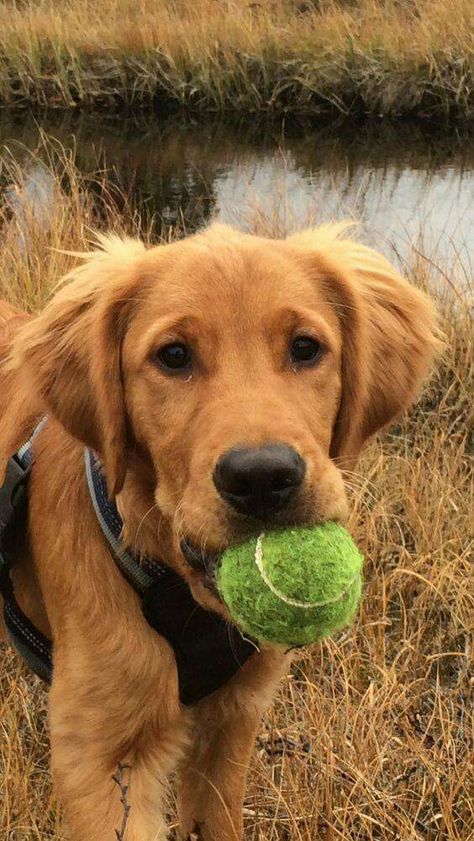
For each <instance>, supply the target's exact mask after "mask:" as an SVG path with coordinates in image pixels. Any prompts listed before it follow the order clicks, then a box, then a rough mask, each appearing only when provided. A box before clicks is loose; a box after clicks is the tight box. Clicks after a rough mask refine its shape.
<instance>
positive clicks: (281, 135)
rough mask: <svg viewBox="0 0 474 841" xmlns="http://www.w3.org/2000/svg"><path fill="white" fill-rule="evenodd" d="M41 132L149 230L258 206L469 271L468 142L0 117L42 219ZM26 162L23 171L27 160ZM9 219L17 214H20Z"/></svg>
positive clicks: (471, 166)
mask: <svg viewBox="0 0 474 841" xmlns="http://www.w3.org/2000/svg"><path fill="white" fill-rule="evenodd" d="M40 129H42V130H44V131H46V132H47V133H48V134H50V135H51V136H53V137H55V138H58V139H59V140H60V141H61V142H62V143H63V144H64V145H65V146H66V147H71V146H72V145H74V147H75V149H76V160H77V164H78V166H79V168H80V169H81V170H82V171H83V172H84V173H93V172H95V171H96V170H97V169H98V168H103V167H106V168H107V169H108V170H110V178H111V180H112V181H115V182H118V183H119V184H120V185H121V186H122V187H123V188H125V189H126V190H127V191H129V192H131V193H132V194H133V195H134V197H135V198H136V200H137V201H139V202H140V203H141V206H142V207H143V208H144V209H145V210H146V212H147V213H150V214H154V215H155V217H156V222H157V225H158V226H160V227H161V224H162V223H164V224H165V225H175V224H176V223H178V224H180V225H183V226H185V227H186V229H187V230H191V231H192V230H194V229H195V228H196V227H199V226H200V225H202V224H203V223H204V222H206V221H207V220H210V219H211V218H217V219H219V220H222V221H226V222H231V223H236V224H239V225H241V226H244V227H245V226H246V225H248V224H249V219H251V218H252V217H255V214H256V212H257V210H256V209H257V208H258V209H259V211H263V213H265V214H266V216H267V217H268V218H269V219H270V220H271V226H272V227H273V228H275V229H277V228H278V226H280V225H281V224H284V225H286V227H287V228H289V229H290V230H292V229H295V228H298V227H301V226H302V225H306V224H308V222H318V221H327V220H329V219H343V218H348V217H352V218H355V219H358V220H360V221H361V222H362V223H363V226H364V234H363V236H364V237H365V239H366V240H368V241H369V242H371V243H372V244H374V245H375V246H376V247H378V248H380V249H381V250H384V251H385V252H387V253H388V254H389V256H392V257H393V256H394V254H395V259H402V258H403V256H404V255H405V254H406V253H407V250H408V249H411V248H412V247H413V245H415V247H418V248H420V249H421V250H422V251H424V252H425V253H427V254H428V255H436V259H438V260H439V259H440V258H442V257H446V259H447V260H448V259H452V257H453V255H454V257H455V258H456V259H458V258H459V259H461V260H462V262H463V264H464V265H465V266H466V265H468V266H471V265H472V264H473V263H474V244H473V236H472V233H473V230H474V139H473V137H472V136H471V135H469V134H468V133H467V132H464V133H459V132H456V131H454V130H451V131H450V132H449V133H445V132H443V131H441V130H439V131H436V130H433V126H430V127H429V129H428V128H427V127H421V126H420V125H416V124H406V123H403V124H402V125H401V126H400V125H399V126H397V127H396V128H395V127H394V126H393V125H390V124H387V123H383V124H381V123H378V124H374V123H371V124H369V123H366V124H364V123H361V124H355V123H352V124H351V125H350V126H347V125H332V126H320V127H316V126H314V125H308V124H303V123H297V122H296V121H295V120H291V121H289V120H288V121H287V122H286V123H272V124H269V123H268V122H267V123H263V122H260V121H258V120H257V119H255V120H253V121H252V120H248V121H247V122H244V123H242V122H236V121H229V120H228V121H227V122H223V121H222V120H218V119H217V118H214V117H212V116H209V117H202V118H200V119H199V120H192V119H190V118H187V119H183V118H176V117H167V118H165V119H159V118H157V117H150V116H145V115H142V116H140V117H139V118H133V117H124V116H123V115H113V114H112V115H107V116H102V115H80V114H76V115H67V116H61V115H58V114H54V113H53V114H52V115H49V116H48V117H45V118H40V119H38V118H35V119H33V117H31V116H29V115H28V114H26V113H16V114H14V115H9V114H8V113H7V112H4V113H3V115H2V114H1V113H0V145H1V144H7V145H8V147H9V149H10V150H12V151H13V153H14V155H15V157H16V158H17V159H18V160H19V162H20V163H22V162H23V163H24V166H25V167H28V168H29V169H28V172H29V180H28V188H27V189H28V193H29V197H30V200H31V196H33V197H34V201H35V202H36V206H37V213H38V214H39V216H40V218H42V217H44V218H46V217H47V213H48V202H49V201H50V200H51V195H52V194H53V191H52V189H51V187H52V185H50V184H49V185H48V177H49V176H48V174H47V173H45V170H44V169H42V168H41V167H39V166H36V167H32V165H31V159H29V158H28V155H27V153H26V150H35V149H37V148H39V145H40V143H39V135H40ZM28 160H29V163H27V161H28ZM16 210H17V212H18V213H19V214H20V215H21V207H20V206H19V205H18V199H17V207H16Z"/></svg>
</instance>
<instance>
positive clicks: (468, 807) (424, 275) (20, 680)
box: [0, 153, 474, 841]
mask: <svg viewBox="0 0 474 841" xmlns="http://www.w3.org/2000/svg"><path fill="white" fill-rule="evenodd" d="M51 154H52V157H51V164H50V165H51V166H54V171H55V173H56V176H57V178H56V193H55V195H54V197H53V199H54V201H52V204H51V212H50V214H49V216H48V219H47V223H46V221H45V219H38V218H35V214H34V213H33V212H30V213H28V208H27V207H26V206H25V210H24V212H23V214H22V216H21V217H19V216H18V214H14V213H13V211H12V198H11V197H12V196H15V195H19V194H21V191H22V180H21V173H20V172H18V171H17V170H16V171H15V170H12V169H10V170H9V172H8V177H7V173H5V172H4V173H3V182H4V184H5V185H9V186H8V189H6V190H4V193H3V197H4V202H3V210H2V213H1V216H0V227H1V229H2V248H1V250H0V278H1V280H0V295H2V296H7V297H9V298H11V299H13V300H16V301H18V302H19V303H20V304H21V305H28V306H30V307H33V308H34V307H36V306H39V305H40V304H41V302H42V300H43V299H44V297H45V296H46V295H47V294H48V291H49V290H50V289H51V287H52V285H53V284H54V283H55V281H56V280H57V279H58V277H59V276H60V274H61V273H63V271H64V270H65V269H66V268H67V267H68V265H69V263H70V261H71V257H69V256H67V255H65V254H63V253H59V252H58V251H57V250H55V249H57V248H62V249H71V250H75V249H82V248H83V247H84V244H85V242H86V240H87V239H88V238H89V237H90V228H91V227H92V226H100V227H103V228H109V227H110V228H113V229H115V230H124V229H127V230H128V231H129V232H130V231H131V230H138V229H140V228H142V231H141V233H142V234H143V235H144V236H145V238H148V237H149V232H148V230H147V228H146V226H145V225H144V223H143V220H140V218H139V216H138V215H137V214H135V215H134V212H133V209H132V207H131V206H128V205H127V203H126V200H125V199H123V201H122V204H121V210H120V213H119V212H118V211H117V204H116V202H114V196H113V193H112V192H110V191H109V192H107V183H106V176H105V175H103V176H101V180H100V182H98V183H99V184H100V185H101V190H100V191H98V190H97V189H94V190H92V189H91V185H92V181H91V180H89V181H88V182H84V181H83V180H81V179H80V177H79V176H78V174H77V172H76V170H75V168H74V162H73V161H72V159H65V158H64V156H62V157H61V155H59V157H58V156H55V155H53V153H51ZM98 195H99V196H100V199H99V200H98V198H97V197H98ZM8 197H10V198H8ZM261 221H262V220H261ZM428 258H429V259H428ZM428 258H427V259H424V258H420V257H417V259H416V263H414V265H413V267H412V269H411V272H410V274H411V277H412V280H413V282H415V283H420V284H422V285H427V284H428V283H431V284H433V283H434V284H436V288H437V290H438V292H437V298H438V304H439V311H440V318H441V326H442V329H443V331H444V334H445V349H444V353H443V356H442V358H441V360H440V362H439V364H438V366H437V368H436V371H435V373H434V377H433V379H432V381H431V383H430V385H429V386H428V387H427V388H426V390H425V392H424V394H423V396H422V398H421V399H420V401H419V402H418V404H417V406H416V407H415V409H414V411H413V412H412V413H411V414H410V415H409V416H408V417H406V418H403V419H402V420H401V421H400V423H399V424H398V426H397V427H395V428H394V429H393V430H392V431H391V432H390V433H389V434H388V435H386V436H385V437H384V438H383V439H381V440H380V441H376V442H374V443H373V444H372V445H371V446H370V448H369V449H368V451H367V452H366V454H365V456H364V458H363V460H362V462H361V463H360V465H359V468H358V472H357V473H354V474H353V475H352V476H351V477H350V479H349V484H350V487H351V493H352V496H353V499H354V513H353V519H352V524H353V528H354V530H355V533H356V534H357V537H358V540H359V543H360V545H361V546H362V547H363V549H364V552H365V555H366V559H367V562H366V572H365V577H366V584H365V593H364V598H363V602H362V607H361V610H360V613H359V616H358V619H357V621H356V622H355V624H354V626H353V627H352V628H351V629H349V630H347V631H345V632H344V633H343V634H341V635H340V636H339V637H338V638H337V639H336V640H333V641H329V642H326V643H324V644H322V645H321V646H319V647H317V648H316V649H315V650H314V651H312V652H311V653H307V654H306V655H305V656H304V657H303V658H302V659H301V661H300V662H299V663H298V664H297V665H296V667H295V668H294V670H293V673H292V675H290V676H289V677H288V679H287V680H286V681H285V682H284V683H283V685H282V687H281V690H280V692H279V695H278V698H277V699H276V702H275V705H274V707H273V709H272V710H271V711H269V713H268V715H267V716H266V718H265V721H264V722H263V724H262V729H261V733H260V736H259V739H258V742H257V745H256V753H255V757H254V761H253V764H252V770H251V775H250V781H249V786H248V792H247V797H246V802H245V815H246V827H247V829H246V838H247V839H248V841H288V840H289V839H292V841H315V839H321V840H323V839H324V841H338V840H339V839H340V841H343V840H344V841H348V839H351V841H396V839H399V841H469V839H471V838H473V837H474V811H473V800H472V789H473V783H474V780H473V767H472V756H473V733H472V709H473V704H472V701H473V698H472V688H473V680H474V678H473V676H472V671H471V672H470V668H471V666H472V648H471V643H472V637H471V632H472V617H473V615H474V593H473V586H472V584H473V579H472V566H471V564H472V549H473V545H472V535H471V536H470V535H469V525H468V515H469V509H470V501H471V503H472V476H473V474H472V463H471V462H470V460H469V431H470V428H472V427H471V422H472V393H473V370H472V360H473V337H472V324H471V321H470V314H469V295H470V293H472V287H471V289H469V288H468V286H467V284H466V280H467V275H468V272H467V269H466V270H463V268H462V265H461V264H460V263H459V261H458V269H457V272H458V274H457V276H454V275H450V276H449V283H448V281H447V280H444V281H443V273H442V271H441V270H440V269H438V268H437V267H436V255H428ZM450 284H452V286H451V285H450ZM0 663H1V666H0V791H1V792H2V795H1V799H0V837H1V838H5V839H8V841H33V840H34V841H40V839H41V841H46V840H47V839H49V841H53V839H54V841H59V839H61V838H62V837H63V836H62V835H61V831H60V815H59V812H58V807H57V804H56V802H55V800H54V797H53V795H52V791H51V782H50V777H49V772H48V752H49V745H48V729H47V700H46V695H45V692H44V689H43V687H42V686H41V685H40V684H39V682H37V680H36V679H35V678H32V677H31V676H29V675H27V673H26V671H25V669H24V668H23V666H21V665H20V664H19V662H18V660H17V658H16V656H15V655H14V654H13V653H12V652H11V651H10V649H8V648H6V647H3V648H1V650H0ZM470 795H471V796H470ZM130 798H131V799H133V792H130ZM173 827H174V817H173V808H172V804H171V806H170V828H171V831H173Z"/></svg>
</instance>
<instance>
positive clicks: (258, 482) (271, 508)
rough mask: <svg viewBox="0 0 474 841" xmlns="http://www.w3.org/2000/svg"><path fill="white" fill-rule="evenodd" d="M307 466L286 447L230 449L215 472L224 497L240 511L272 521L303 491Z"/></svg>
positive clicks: (268, 445) (218, 463) (217, 484)
mask: <svg viewBox="0 0 474 841" xmlns="http://www.w3.org/2000/svg"><path fill="white" fill-rule="evenodd" d="M305 472H306V465H305V462H304V461H303V459H302V458H301V456H299V455H298V453H297V452H296V451H295V450H293V449H292V447H288V446H286V445H285V444H267V445H266V446H264V447H255V448H252V449H245V448H242V449H234V450H229V451H228V452H227V453H224V455H223V456H221V457H220V459H219V461H218V462H217V464H216V467H215V470H214V476H213V479H214V484H215V486H216V488H217V490H218V491H219V494H220V496H221V497H222V499H224V500H225V501H226V502H228V503H229V505H232V507H233V508H235V510H236V511H239V512H240V513H241V514H247V515H249V516H252V517H256V518H258V519H268V517H271V516H272V515H273V514H275V513H276V512H277V511H279V510H281V509H282V508H285V507H286V506H287V505H288V503H289V502H290V500H291V498H292V497H293V496H294V495H295V493H296V491H297V490H298V489H299V488H300V486H301V484H302V482H303V479H304V475H305Z"/></svg>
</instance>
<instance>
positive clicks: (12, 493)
mask: <svg viewBox="0 0 474 841" xmlns="http://www.w3.org/2000/svg"><path fill="white" fill-rule="evenodd" d="M46 421H47V418H43V420H42V421H41V422H40V423H39V424H38V426H37V427H36V429H35V431H34V433H33V435H32V437H31V438H30V440H29V441H27V442H26V444H25V445H24V446H23V447H22V448H21V449H20V450H19V451H18V453H17V454H16V455H14V456H12V458H11V459H10V460H9V463H8V469H7V476H6V481H5V483H4V484H3V485H2V486H1V488H0V593H1V594H2V596H3V598H4V617H5V624H6V626H7V629H8V633H9V636H10V639H11V641H12V643H13V645H14V646H15V648H16V649H17V651H18V653H19V654H20V656H21V657H22V658H23V659H24V660H25V661H26V663H27V665H28V666H29V668H30V669H31V670H32V671H33V672H35V673H36V674H37V675H38V676H39V677H40V678H42V679H43V680H45V681H46V682H47V683H50V682H51V678H52V672H53V646H52V642H51V640H49V639H47V638H46V637H45V636H44V634H42V633H41V631H39V630H38V628H36V627H35V626H34V625H33V623H32V622H31V621H30V620H29V619H28V617H27V616H26V615H25V614H24V613H23V611H22V609H21V608H20V605H19V604H18V602H17V600H16V598H15V593H14V588H13V582H12V579H11V574H10V573H11V569H12V566H13V563H14V556H15V550H14V542H15V540H14V538H15V534H16V533H18V531H19V530H20V529H25V528H26V527H27V513H28V512H27V492H26V491H27V483H28V479H29V476H30V472H31V465H32V462H33V441H34V438H35V437H36V436H37V435H38V433H39V432H40V431H41V429H42V428H43V426H44V424H45V423H46ZM84 460H85V473H86V478H87V484H88V488H89V493H90V496H91V501H92V505H93V508H94V511H95V514H96V516H97V520H98V522H99V525H100V528H101V530H102V533H103V534H104V537H105V539H106V541H107V544H108V546H109V548H110V552H111V555H112V557H113V559H114V561H115V563H116V564H117V567H118V569H119V570H120V572H121V573H122V575H123V577H124V578H125V579H126V581H127V582H128V583H129V584H130V586H132V587H133V589H134V590H135V591H136V592H137V594H138V595H139V596H140V600H141V605H142V610H143V615H144V617H145V619H146V621H147V622H148V624H149V625H150V627H152V628H153V629H154V630H155V631H156V632H157V633H158V634H160V636H162V637H164V638H165V639H166V640H167V642H168V643H169V644H170V645H171V646H172V648H173V651H174V655H175V659H176V666H177V671H178V680H179V696H180V700H181V702H182V703H183V704H185V705H188V704H195V703H197V702H198V701H200V700H202V699H203V698H205V697H207V696H208V695H210V694H211V693H212V692H215V691H216V690H217V689H219V688H220V687H221V686H223V685H224V684H225V683H227V681H228V680H230V678H231V677H233V675H235V673H236V672H237V671H238V670H239V669H240V668H241V667H242V666H243V664H244V663H245V661H246V660H247V659H248V658H249V657H251V656H252V655H253V654H254V653H255V651H256V650H258V649H257V647H256V645H255V643H253V642H252V641H251V640H248V639H246V638H245V637H243V636H242V634H241V633H240V632H239V631H238V629H237V628H236V627H235V626H233V625H230V624H229V623H228V622H226V621H225V620H224V619H223V618H222V617H221V616H219V615H217V614H216V613H213V612H212V611H208V610H205V609H204V608H202V607H201V606H200V605H199V604H197V602H195V601H194V598H193V596H192V593H191V591H190V589H189V587H188V585H187V583H186V581H185V580H184V579H183V578H182V577H181V576H180V575H179V574H178V573H177V572H175V571H174V570H173V569H171V567H169V566H167V565H166V564H164V563H162V562H160V561H158V560H156V559H147V558H144V559H143V560H142V561H140V559H138V558H136V557H135V556H134V555H133V554H132V553H131V552H129V551H128V550H127V549H126V548H125V547H124V546H123V545H122V541H121V536H122V531H123V522H122V519H121V517H120V514H119V512H118V510H117V506H116V504H115V502H114V501H113V500H111V499H110V498H109V495H108V491H107V483H106V479H105V475H104V473H103V471H102V467H101V463H100V460H99V459H98V458H97V456H96V455H95V454H94V453H93V452H92V450H88V449H86V450H85V453H84Z"/></svg>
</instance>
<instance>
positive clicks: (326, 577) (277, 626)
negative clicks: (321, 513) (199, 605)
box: [217, 522, 363, 646]
mask: <svg viewBox="0 0 474 841" xmlns="http://www.w3.org/2000/svg"><path fill="white" fill-rule="evenodd" d="M362 562H363V558H362V555H361V553H360V552H359V550H358V548H357V546H356V545H355V543H354V541H353V540H352V538H351V536H350V534H349V533H348V532H347V531H346V530H345V529H344V528H342V526H340V525H338V524H337V523H332V522H329V523H323V524H322V525H319V526H316V527H315V528H306V527H304V528H303V527H298V528H292V529H286V530H284V531H269V532H265V533H264V534H262V535H260V537H259V538H254V539H253V540H250V541H248V542H247V543H243V544H241V545H237V546H232V547H231V548H230V549H227V550H226V551H225V552H224V554H223V556H222V559H221V564H220V567H219V569H218V572H217V586H218V589H219V592H220V594H221V596H222V598H223V600H224V602H225V604H226V605H227V607H228V609H229V612H230V614H231V616H232V619H233V620H234V622H235V623H236V625H238V626H239V627H240V629H241V630H242V631H243V632H244V633H246V634H249V636H251V637H253V638H254V639H255V640H257V641H259V642H268V643H276V644H279V645H285V646H294V645H307V644H309V643H313V642H317V641H318V640H320V639H322V638H323V637H327V636H329V635H330V634H332V633H333V632H334V631H336V630H338V629H339V628H341V627H342V626H343V625H347V624H348V623H349V622H350V620H351V619H352V617H353V616H354V613H355V611H356V609H357V606H358V603H359V599H360V593H361V587H362V577H361V570H362Z"/></svg>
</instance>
